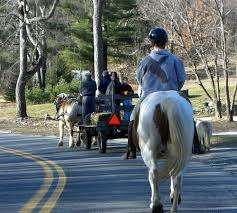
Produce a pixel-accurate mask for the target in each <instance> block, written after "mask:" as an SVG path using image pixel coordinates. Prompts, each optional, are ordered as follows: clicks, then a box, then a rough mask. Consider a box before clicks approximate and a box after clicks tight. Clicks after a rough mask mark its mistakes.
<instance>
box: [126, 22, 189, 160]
mask: <svg viewBox="0 0 237 213" xmlns="http://www.w3.org/2000/svg"><path fill="white" fill-rule="evenodd" d="M149 39H150V42H151V46H152V50H151V52H150V53H149V54H148V55H147V56H146V57H145V58H143V59H142V60H141V62H140V63H139V64H138V66H137V70H136V79H137V81H138V84H139V87H140V89H141V93H140V94H139V95H140V97H141V99H140V101H139V102H138V104H137V105H136V106H135V107H134V109H133V112H132V114H131V117H130V123H129V127H128V148H127V151H126V153H125V154H124V155H123V158H124V159H128V158H136V147H135V146H134V144H133V143H132V129H133V123H134V120H135V116H136V115H137V113H138V111H139V108H140V104H141V102H142V100H143V99H144V98H145V97H146V96H147V95H149V94H150V93H153V92H157V91H167V90H176V91H179V90H180V89H181V88H182V87H183V85H184V82H185V79H186V75H185V70H184V65H183V62H182V61H181V59H179V58H178V57H177V56H176V55H174V54H172V53H170V52H168V51H167V50H165V47H166V44H167V42H168V34H167V32H166V31H165V30H164V29H163V28H160V27H156V28H153V29H151V31H150V33H149Z"/></svg>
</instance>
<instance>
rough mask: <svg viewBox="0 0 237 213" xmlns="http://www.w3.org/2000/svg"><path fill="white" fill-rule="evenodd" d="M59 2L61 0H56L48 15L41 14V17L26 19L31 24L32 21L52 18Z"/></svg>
mask: <svg viewBox="0 0 237 213" xmlns="http://www.w3.org/2000/svg"><path fill="white" fill-rule="evenodd" d="M58 3H59V0H54V2H53V5H52V7H51V9H50V11H49V13H48V15H45V16H41V17H34V18H31V19H27V20H26V23H28V24H30V23H32V22H37V21H46V20H48V19H50V18H51V17H52V16H53V14H54V11H55V9H56V7H57V5H58Z"/></svg>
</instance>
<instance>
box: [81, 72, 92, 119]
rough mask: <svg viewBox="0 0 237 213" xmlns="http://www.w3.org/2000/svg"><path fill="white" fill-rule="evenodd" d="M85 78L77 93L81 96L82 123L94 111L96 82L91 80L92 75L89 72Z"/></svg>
mask: <svg viewBox="0 0 237 213" xmlns="http://www.w3.org/2000/svg"><path fill="white" fill-rule="evenodd" d="M85 77H86V79H85V80H84V81H82V82H81V84H80V87H79V93H80V95H81V96H82V118H83V122H85V118H86V116H87V115H88V114H90V113H92V112H95V111H96V103H95V92H96V82H95V81H94V80H93V79H92V75H91V73H90V72H88V73H86V75H85Z"/></svg>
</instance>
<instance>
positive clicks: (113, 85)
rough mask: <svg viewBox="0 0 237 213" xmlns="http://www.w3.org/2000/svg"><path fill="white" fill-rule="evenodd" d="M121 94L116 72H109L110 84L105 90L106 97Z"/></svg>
mask: <svg viewBox="0 0 237 213" xmlns="http://www.w3.org/2000/svg"><path fill="white" fill-rule="evenodd" d="M112 94H119V95H120V94H121V83H120V81H119V78H118V74H117V72H111V82H110V83H109V85H108V87H107V89H106V95H112Z"/></svg>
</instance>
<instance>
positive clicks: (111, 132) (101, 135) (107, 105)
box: [78, 94, 138, 153]
mask: <svg viewBox="0 0 237 213" xmlns="http://www.w3.org/2000/svg"><path fill="white" fill-rule="evenodd" d="M135 98H138V95H137V94H133V95H131V96H122V95H116V94H115V95H99V96H98V102H99V112H109V113H110V116H109V118H108V119H106V120H103V121H98V122H97V123H96V125H84V124H82V125H79V126H78V127H79V134H80V140H81V141H82V142H83V143H84V144H85V146H86V149H90V148H91V144H92V137H93V136H94V137H95V138H96V142H97V145H98V151H99V152H100V153H106V148H107V140H108V139H115V138H124V137H127V136H128V125H129V119H126V120H125V119H124V118H123V116H122V114H123V113H124V114H125V113H126V112H131V111H132V109H133V107H134V105H129V106H124V105H121V103H122V102H123V100H126V99H131V100H133V99H135ZM120 102H121V103H120ZM118 103H120V104H118ZM112 116H116V117H117V118H118V120H119V122H118V123H116V124H111V122H110V121H111V117H112Z"/></svg>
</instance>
